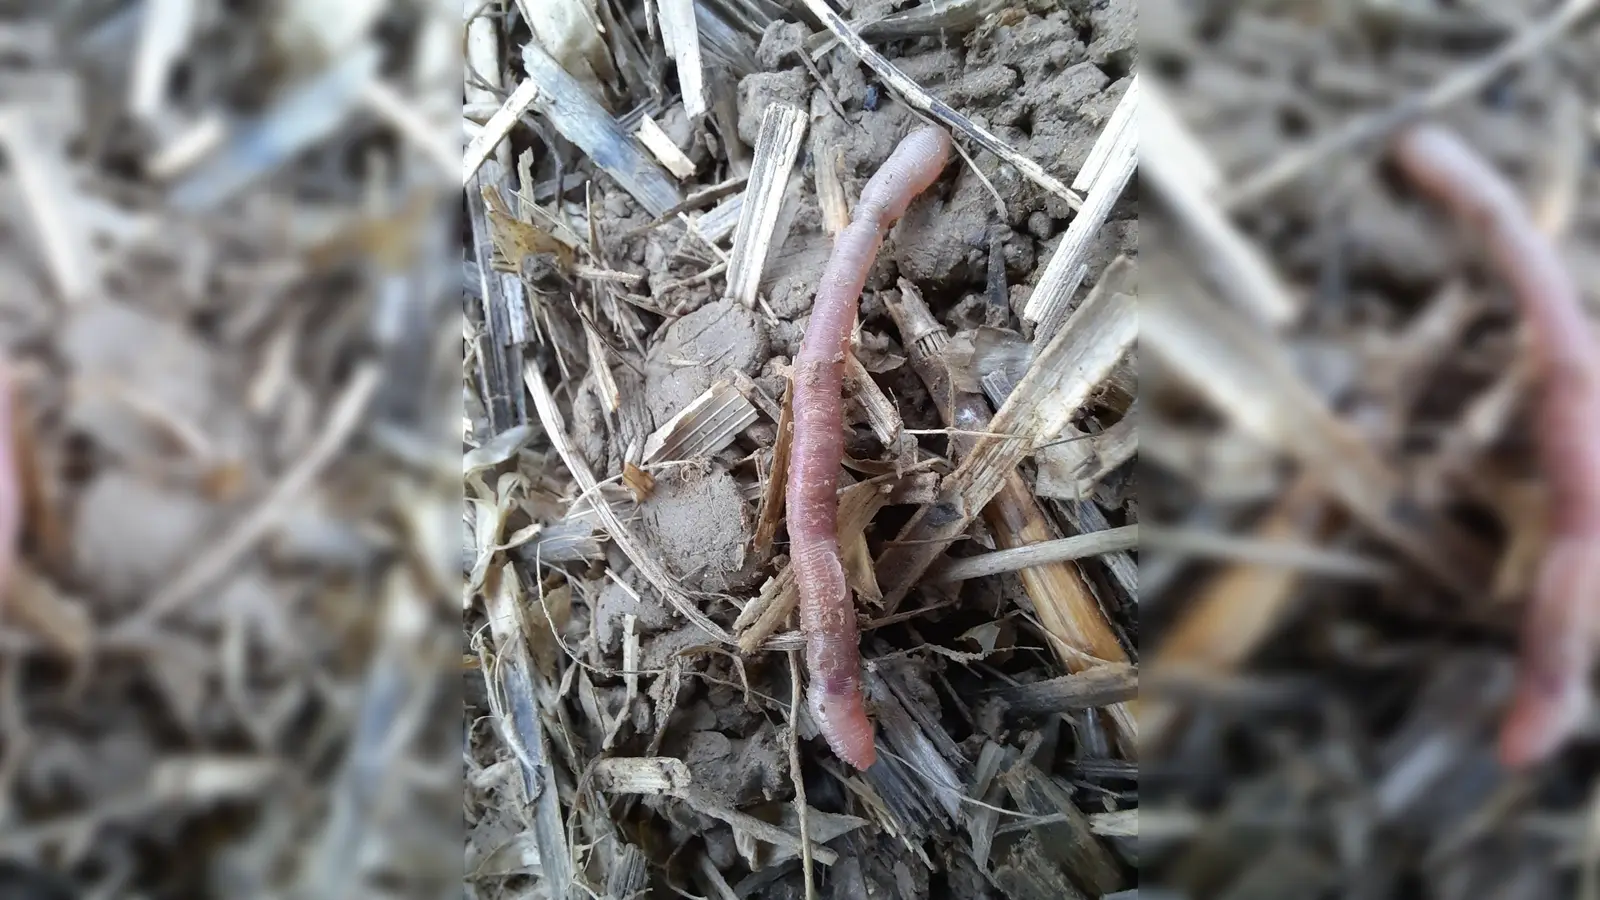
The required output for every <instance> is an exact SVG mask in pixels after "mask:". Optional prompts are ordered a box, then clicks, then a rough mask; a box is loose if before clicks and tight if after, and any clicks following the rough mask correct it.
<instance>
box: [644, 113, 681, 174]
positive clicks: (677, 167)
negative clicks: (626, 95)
mask: <svg viewBox="0 0 1600 900" xmlns="http://www.w3.org/2000/svg"><path fill="white" fill-rule="evenodd" d="M634 136H635V137H637V138H638V139H639V142H640V143H641V144H644V146H645V149H646V150H649V151H650V152H651V153H652V154H654V155H655V158H656V159H657V160H659V161H660V162H661V164H662V165H663V166H666V167H667V171H668V172H671V173H672V174H674V175H676V176H678V177H679V178H690V177H692V176H693V175H694V161H693V160H691V159H689V157H687V156H685V155H684V153H683V151H682V150H679V149H678V145H677V144H674V143H673V142H672V138H670V137H668V136H667V133H666V132H665V131H662V130H661V126H660V125H657V124H656V120H655V119H652V118H650V117H649V116H644V117H643V118H641V119H640V120H639V130H638V131H636V132H634Z"/></svg>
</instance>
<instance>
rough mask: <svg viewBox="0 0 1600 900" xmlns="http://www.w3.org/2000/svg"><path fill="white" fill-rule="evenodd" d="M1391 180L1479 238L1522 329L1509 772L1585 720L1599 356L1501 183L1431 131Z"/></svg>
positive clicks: (1596, 584)
mask: <svg viewBox="0 0 1600 900" xmlns="http://www.w3.org/2000/svg"><path fill="white" fill-rule="evenodd" d="M1395 157H1396V159H1397V161H1398V162H1399V165H1400V168H1401V170H1402V171H1403V172H1404V173H1405V174H1406V176H1407V177H1408V178H1409V179H1410V180H1411V181H1412V182H1414V183H1415V184H1416V185H1417V186H1418V187H1419V188H1421V189H1422V190H1423V191H1424V192H1425V193H1427V194H1429V195H1430V196H1432V197H1433V198H1434V199H1435V200H1437V201H1439V202H1440V203H1441V204H1443V205H1444V207H1445V208H1446V209H1448V210H1449V211H1450V212H1451V213H1452V214H1453V215H1454V216H1456V217H1457V218H1459V219H1462V220H1464V221H1465V222H1467V223H1469V224H1470V226H1471V227H1472V228H1473V229H1475V230H1476V231H1477V232H1479V233H1480V234H1481V236H1482V238H1483V239H1484V242H1485V245H1486V246H1487V248H1488V253H1489V261H1490V263H1491V265H1492V267H1493V268H1494V269H1495V271H1496V272H1497V273H1498V274H1499V276H1500V277H1501V278H1503V279H1504V280H1505V281H1506V282H1507V283H1508V284H1509V285H1510V287H1511V292H1512V294H1513V295H1514V296H1515V297H1516V301H1517V304H1518V306H1519V307H1520V308H1521V311H1522V316H1523V319H1524V320H1525V321H1526V322H1527V328H1528V331H1529V333H1530V338H1531V344H1532V352H1533V355H1532V361H1533V365H1534V367H1535V371H1536V372H1537V384H1536V390H1535V398H1534V416H1535V419H1534V421H1535V431H1534V433H1535V435H1536V437H1537V440H1538V443H1539V453H1540V458H1541V462H1542V465H1543V467H1544V471H1545V477H1546V478H1548V479H1549V487H1550V496H1551V501H1552V505H1551V509H1550V530H1549V535H1550V538H1549V541H1550V543H1549V545H1548V546H1547V548H1546V550H1545V555H1544V558H1543V560H1542V561H1541V562H1540V568H1539V575H1538V579H1537V581H1536V582H1535V584H1534V586H1533V593H1532V595H1531V596H1530V597H1529V603H1528V609H1527V611H1526V612H1525V613H1524V614H1523V615H1524V621H1523V627H1522V637H1521V649H1520V657H1521V662H1520V664H1519V672H1518V676H1517V687H1516V692H1515V696H1514V697H1513V699H1512V703H1511V708H1510V710H1509V712H1508V713H1507V715H1506V718H1505V720H1504V722H1503V723H1502V725H1501V730H1500V749H1499V753H1500V758H1501V760H1502V762H1504V763H1505V764H1506V765H1507V766H1510V767H1513V768H1519V767H1523V766H1527V765H1530V764H1532V763H1536V762H1539V761H1541V760H1543V759H1545V758H1547V757H1549V756H1550V755H1551V754H1552V753H1554V752H1555V751H1556V750H1557V749H1559V748H1560V747H1561V745H1562V744H1564V743H1565V742H1566V741H1567V739H1568V738H1570V737H1571V736H1572V734H1573V732H1574V731H1576V730H1577V728H1578V726H1579V725H1580V724H1581V723H1582V720H1583V718H1584V716H1585V715H1586V713H1587V707H1588V703H1589V692H1588V678H1589V671H1590V669H1591V667H1592V666H1593V664H1594V661H1595V656H1596V650H1597V649H1600V643H1597V642H1600V633H1597V631H1596V629H1597V626H1600V347H1597V346H1596V344H1595V341H1594V333H1593V331H1592V327H1591V325H1590V322H1589V319H1588V317H1587V316H1586V315H1585V313H1584V310H1583V304H1582V301H1581V300H1580V298H1579V294H1578V289H1577V286H1576V285H1575V284H1574V282H1573V280H1572V277H1571V275H1570V274H1569V272H1568V271H1567V268H1566V266H1565V265H1564V264H1563V263H1562V261H1561V258H1560V256H1559V255H1558V254H1557V252H1556V248H1555V246H1554V245H1553V243H1552V242H1551V241H1550V239H1549V238H1548V237H1547V236H1546V235H1544V234H1543V233H1542V232H1541V231H1540V230H1539V228H1538V226H1537V225H1536V224H1535V222H1534V219H1533V216H1532V214H1531V213H1529V211H1528V209H1527V207H1526V206H1525V205H1524V204H1523V203H1522V202H1521V200H1520V199H1519V198H1518V196H1517V192H1516V190H1515V189H1514V188H1513V187H1512V185H1511V184H1510V182H1508V181H1507V180H1506V178H1505V177H1504V176H1503V175H1501V174H1500V173H1499V172H1498V171H1496V170H1495V169H1494V167H1492V166H1491V165H1490V164H1489V163H1488V162H1487V161H1486V160H1485V159H1484V158H1483V157H1482V156H1480V155H1479V154H1478V153H1477V152H1475V151H1474V150H1472V149H1471V148H1470V147H1469V146H1467V144H1466V143H1465V142H1464V141H1462V140H1461V139H1460V138H1459V137H1457V136H1456V135H1455V134H1453V133H1451V132H1450V131H1448V130H1446V129H1444V128H1441V127H1439V126H1436V125H1418V126H1415V127H1413V128H1411V129H1409V130H1407V131H1406V132H1404V133H1403V134H1402V135H1401V136H1400V137H1399V139H1398V141H1397V143H1396V147H1395Z"/></svg>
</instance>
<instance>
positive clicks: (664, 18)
mask: <svg viewBox="0 0 1600 900" xmlns="http://www.w3.org/2000/svg"><path fill="white" fill-rule="evenodd" d="M657 3H658V9H660V11H661V14H660V23H661V41H662V43H663V44H665V45H666V47H667V52H669V53H671V54H672V59H673V62H675V63H676V64H677V67H678V89H679V90H681V91H682V92H683V111H684V112H686V113H688V115H689V118H690V120H691V121H692V120H694V119H698V118H700V117H701V116H703V115H705V114H706V94H705V65H704V63H703V62H702V60H701V57H700V29H699V27H698V26H697V25H696V23H695V14H694V0H657Z"/></svg>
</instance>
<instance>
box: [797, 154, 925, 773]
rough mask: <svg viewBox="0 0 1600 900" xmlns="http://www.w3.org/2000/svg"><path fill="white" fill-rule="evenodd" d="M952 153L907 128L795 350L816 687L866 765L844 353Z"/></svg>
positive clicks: (802, 563)
mask: <svg viewBox="0 0 1600 900" xmlns="http://www.w3.org/2000/svg"><path fill="white" fill-rule="evenodd" d="M949 157H950V135H949V133H948V132H946V131H945V130H944V129H943V128H939V127H937V126H931V125H930V126H927V127H924V128H920V129H918V130H916V131H913V132H912V133H911V134H909V135H906V137H905V139H903V140H902V141H901V142H900V144H899V145H898V146H897V147H895V149H894V153H892V154H890V156H889V159H888V160H887V161H886V162H884V164H883V166H882V167H881V168H879V169H878V171H877V173H876V174H874V175H873V176H872V179H871V180H870V181H868V182H867V185H866V187H865V188H863V189H862V191H861V201H860V202H859V203H857V204H856V208H855V211H854V213H852V215H851V217H850V224H848V225H846V226H845V228H844V230H843V231H841V232H839V237H838V239H837V240H836V241H835V242H834V245H833V255H832V256H830V257H829V258H828V264H827V267H826V268H824V269H823V271H822V279H821V281H820V282H818V285H817V296H816V299H815V301H813V303H812V307H811V322H810V324H809V325H808V326H807V328H806V336H805V340H804V342H803V343H802V344H801V346H800V353H799V355H798V356H797V357H796V358H795V366H794V440H793V445H792V447H791V449H790V456H789V484H788V498H787V504H788V513H787V522H788V526H789V547H790V558H791V560H792V564H793V566H794V573H795V583H796V586H797V587H798V589H799V594H800V629H801V631H802V632H803V633H804V635H805V639H806V672H807V675H808V678H809V682H810V684H809V688H808V691H807V697H808V700H809V703H810V706H811V713H812V715H813V716H814V717H815V718H816V720H817V724H818V726H819V727H820V728H821V730H822V735H823V737H824V738H826V739H827V741H828V746H829V747H831V748H832V749H833V752H834V754H835V755H837V756H838V757H839V758H840V759H842V760H844V761H845V762H848V763H850V764H851V765H853V766H855V767H856V768H858V769H865V768H867V767H869V766H871V765H872V764H873V762H875V761H876V760H877V750H876V748H875V746H874V743H873V736H872V722H871V720H869V719H868V718H867V711H866V705H865V703H864V701H863V698H862V696H861V655H860V647H859V646H858V643H859V636H858V632H857V625H856V615H855V604H854V602H853V601H852V600H851V597H850V589H849V587H848V586H847V585H846V583H845V577H844V565H843V563H842V562H841V559H840V553H839V538H838V511H839V500H838V488H839V465H840V463H841V462H842V461H843V459H844V432H843V408H844V407H843V398H842V391H843V387H844V363H845V354H846V353H848V352H850V351H849V342H850V332H851V329H852V326H853V324H854V322H855V317H856V306H857V301H858V300H859V299H860V297H861V288H862V286H863V285H865V284H866V280H867V272H868V270H870V269H871V268H872V263H873V261H874V260H875V259H876V258H877V256H878V248H879V247H880V246H881V245H882V243H883V236H884V234H885V232H887V231H888V229H889V227H890V226H891V225H893V224H894V223H895V221H896V220H897V219H899V218H900V217H901V216H902V215H904V214H905V211H906V208H907V207H908V206H910V205H911V201H912V200H913V199H914V198H915V197H916V196H917V195H918V194H920V193H922V192H923V191H925V190H927V189H928V187H929V186H930V185H932V184H933V182H934V181H935V180H937V179H938V177H939V173H940V172H941V171H943V169H944V166H945V162H946V161H947V160H948V159H949Z"/></svg>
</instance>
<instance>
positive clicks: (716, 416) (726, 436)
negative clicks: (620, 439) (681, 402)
mask: <svg viewBox="0 0 1600 900" xmlns="http://www.w3.org/2000/svg"><path fill="white" fill-rule="evenodd" d="M757 416H758V414H757V412H756V408H755V406H754V405H753V404H752V403H751V402H750V401H749V400H747V399H745V396H744V394H742V393H740V392H739V389H738V388H737V387H735V386H734V385H733V382H732V381H729V380H726V379H724V380H720V381H718V382H717V383H715V384H713V385H712V386H711V387H709V388H707V389H706V391H705V393H703V394H701V395H700V396H698V397H696V398H695V399H694V400H693V401H692V402H690V404H689V405H688V406H686V407H684V408H683V409H682V410H681V411H680V412H679V413H678V414H677V415H675V416H673V417H672V418H671V419H669V420H668V421H667V423H666V424H665V425H663V426H661V427H660V428H657V429H656V430H655V432H653V433H652V434H651V435H650V437H648V438H647V439H645V443H644V459H643V464H644V465H647V466H648V465H652V464H654V463H660V462H666V461H668V460H678V459H695V458H697V457H702V456H710V455H711V454H713V453H716V452H717V451H718V450H721V449H722V448H723V447H726V446H728V445H729V444H731V443H733V439H734V438H735V437H737V436H738V434H739V432H741V431H743V430H745V429H746V428H749V427H750V426H751V425H753V424H754V423H755V421H756V418H757Z"/></svg>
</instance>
